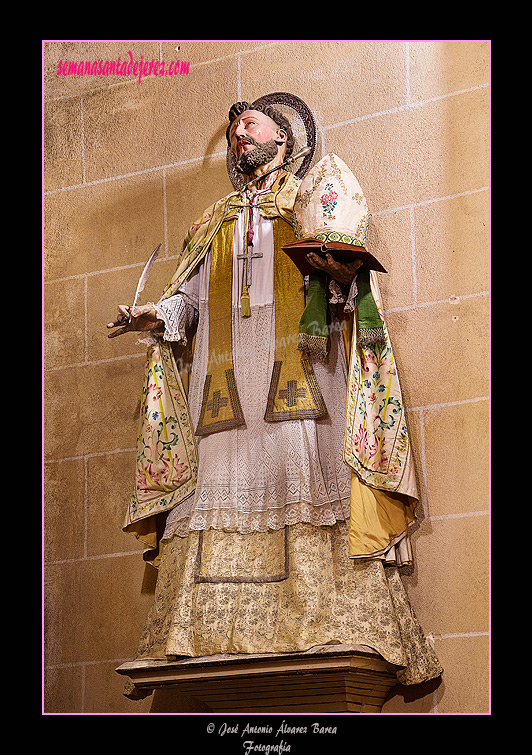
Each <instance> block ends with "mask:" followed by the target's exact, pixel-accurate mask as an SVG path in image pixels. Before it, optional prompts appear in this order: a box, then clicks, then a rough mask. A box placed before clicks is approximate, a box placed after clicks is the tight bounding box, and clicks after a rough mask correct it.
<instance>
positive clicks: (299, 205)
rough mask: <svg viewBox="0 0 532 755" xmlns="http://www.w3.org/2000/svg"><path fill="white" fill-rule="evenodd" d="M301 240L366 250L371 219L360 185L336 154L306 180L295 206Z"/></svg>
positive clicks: (331, 155) (326, 158)
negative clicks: (359, 247) (336, 242)
mask: <svg viewBox="0 0 532 755" xmlns="http://www.w3.org/2000/svg"><path fill="white" fill-rule="evenodd" d="M294 214H295V221H296V227H297V233H298V236H299V238H300V239H310V238H312V239H317V240H319V241H324V242H330V241H339V242H341V243H343V244H354V245H355V246H364V245H365V243H366V235H367V231H368V226H369V220H370V217H371V215H370V214H369V212H368V206H367V203H366V198H365V196H364V193H363V191H362V189H361V188H360V184H359V183H358V181H357V179H356V178H355V176H354V175H353V173H352V171H351V170H350V169H349V168H348V167H347V165H346V164H345V163H344V161H343V160H341V159H340V158H339V157H338V155H335V154H334V153H333V152H330V153H329V154H327V155H325V157H324V158H323V159H322V160H320V161H319V163H317V164H316V165H315V166H314V167H313V168H312V170H311V171H309V173H307V175H306V176H305V177H304V179H303V180H302V182H301V185H300V187H299V191H298V194H297V197H296V200H295V203H294Z"/></svg>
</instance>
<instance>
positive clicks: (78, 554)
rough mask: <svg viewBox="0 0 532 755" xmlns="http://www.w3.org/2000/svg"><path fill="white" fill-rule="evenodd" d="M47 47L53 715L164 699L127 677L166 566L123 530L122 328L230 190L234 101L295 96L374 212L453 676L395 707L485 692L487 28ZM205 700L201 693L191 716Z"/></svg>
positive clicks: (134, 400) (431, 585) (408, 693)
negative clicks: (158, 572) (416, 34)
mask: <svg viewBox="0 0 532 755" xmlns="http://www.w3.org/2000/svg"><path fill="white" fill-rule="evenodd" d="M176 44H177V43H169V42H162V43H159V42H134V43H127V42H117V43H104V42H97V43H79V42H78V43H68V42H52V43H45V44H44V99H45V102H44V167H45V177H44V188H45V196H44V226H45V256H44V279H45V286H44V295H45V320H44V331H45V376H44V377H45V471H44V477H45V541H44V543H45V552H44V556H45V597H46V604H45V606H46V613H45V665H46V695H45V711H47V712H54V713H59V712H86V713H93V712H97V713H113V712H146V711H149V709H150V705H151V701H150V700H149V699H148V700H146V701H144V702H140V703H133V702H130V701H128V700H127V699H126V698H124V697H123V696H122V687H123V682H122V679H121V678H120V677H118V675H117V674H116V673H115V672H114V669H115V668H116V666H118V665H119V664H120V663H121V662H123V661H126V660H130V659H131V658H132V657H133V656H134V654H135V650H136V646H137V642H138V639H139V636H140V632H141V629H142V626H143V623H144V620H145V616H146V613H147V611H148V608H149V605H150V603H151V600H152V595H153V588H154V575H153V573H152V571H150V569H151V567H145V566H144V563H143V561H142V559H141V557H140V551H139V548H138V545H137V543H136V541H135V540H134V538H132V537H131V536H126V535H124V534H123V533H122V532H121V526H122V521H123V517H124V513H125V510H126V506H127V500H128V494H129V491H130V489H131V484H132V474H133V464H134V446H135V439H136V431H137V422H138V414H139V395H140V384H141V379H142V366H143V348H142V347H140V346H139V345H137V344H136V338H135V336H133V335H128V336H124V337H123V338H120V339H115V340H108V339H107V332H106V328H105V325H106V323H107V322H108V321H109V319H110V318H111V317H112V316H113V314H114V312H115V308H116V304H117V303H119V302H128V301H130V299H131V298H132V293H133V292H134V290H135V285H136V280H137V278H138V275H139V272H140V269H141V268H142V264H143V262H144V260H145V259H146V257H147V255H148V254H149V253H150V252H151V251H152V249H154V247H155V246H156V244H157V243H158V242H159V241H162V242H163V250H162V253H161V257H160V259H159V261H158V262H157V263H156V265H155V268H154V272H153V273H152V276H151V278H150V280H149V283H148V286H147V288H146V290H145V292H144V294H143V300H144V301H147V300H149V299H155V298H157V297H158V296H159V293H160V292H161V290H162V287H163V285H164V284H165V283H166V281H167V279H168V278H169V277H170V276H171V274H172V272H173V270H174V268H175V260H176V256H177V254H178V251H179V247H180V243H181V239H182V237H183V235H184V232H185V231H186V228H187V227H188V225H189V224H190V223H191V222H192V221H193V220H194V219H195V218H196V217H197V215H198V214H199V212H200V211H201V210H202V209H204V207H206V206H207V205H208V204H210V203H211V202H212V201H214V200H215V199H218V198H219V197H221V196H223V195H224V194H226V193H227V192H228V191H230V190H231V189H232V187H231V184H230V183H229V180H228V178H227V174H226V170H225V143H224V131H225V118H226V114H227V110H228V108H229V106H230V105H231V104H232V103H233V102H234V101H236V100H238V99H249V100H251V99H253V98H256V97H257V96H259V95H262V94H266V93H268V92H275V91H288V92H291V93H293V94H295V95H298V96H300V97H301V98H302V99H304V100H305V101H306V102H307V103H308V105H309V106H310V107H311V108H312V109H313V111H314V113H315V116H316V120H317V123H318V127H319V150H318V157H321V156H322V155H323V154H325V153H326V152H330V151H334V152H336V153H337V154H338V155H339V156H340V157H341V158H342V159H343V160H344V161H345V162H346V163H347V164H348V165H349V166H350V167H351V168H352V170H353V171H354V173H355V175H356V176H357V178H358V179H359V181H360V183H361V185H362V187H363V189H364V191H365V193H366V196H367V199H368V203H369V206H370V208H371V211H372V213H373V221H372V227H371V232H370V237H369V243H368V246H369V248H370V249H372V251H374V252H375V253H376V255H377V256H378V257H379V258H380V259H381V260H382V261H383V263H384V265H385V267H386V268H387V269H388V271H389V274H388V275H387V276H386V275H382V276H381V289H382V293H383V296H384V300H385V305H386V314H387V322H388V325H389V329H390V332H391V336H392V341H393V343H394V347H395V352H396V357H397V362H398V365H399V369H400V376H401V383H402V387H403V393H404V398H405V401H406V402H407V405H408V407H409V414H408V419H409V424H410V428H411V432H412V435H413V439H414V445H415V453H416V459H417V470H418V478H419V486H420V491H421V494H422V501H421V505H420V515H421V516H420V522H419V524H418V525H417V527H416V529H415V531H414V534H413V546H414V553H415V559H416V561H415V568H414V569H413V570H411V572H409V573H406V574H405V576H404V581H405V584H406V587H407V590H408V593H409V595H410V598H411V601H412V604H413V606H414V609H415V611H416V613H417V616H418V618H419V619H420V621H421V624H422V626H423V628H424V631H425V633H426V634H427V635H429V636H430V637H431V638H432V641H433V642H434V646H435V648H436V651H437V654H438V656H439V658H440V659H441V661H442V663H443V665H444V667H445V674H444V677H443V681H442V683H441V684H440V685H439V686H438V687H436V688H435V689H434V688H433V687H432V686H427V687H423V688H422V689H410V690H404V689H400V690H399V691H398V692H397V694H394V695H393V696H392V698H391V699H390V700H389V701H388V702H387V703H386V704H385V708H384V710H385V712H390V713H393V712H412V713H418V712H427V713H432V712H439V713H483V712H486V711H487V710H488V705H489V703H488V390H489V388H488V335H489V334H488V287H489V282H488V242H489V228H488V221H489V217H488V201H489V200H488V183H489V175H488V124H489V113H488V104H489V89H488V83H489V43H488V42H475V41H470V42H437V41H436V42H417V41H413V42H393V41H392V42H363V41H361V42H327V43H319V42H297V41H296V42H234V41H233V42H182V43H181V44H180V50H179V52H178V53H177V52H176V51H175V49H174V48H175V46H176ZM128 50H131V52H132V55H133V59H134V60H140V57H141V55H142V57H143V60H151V59H155V60H159V59H162V60H165V61H167V62H168V61H170V60H175V59H180V60H183V61H187V62H190V69H189V72H188V74H186V73H183V74H182V75H178V76H172V77H155V76H153V75H152V76H149V77H147V78H144V79H142V81H141V83H140V84H139V83H138V81H137V80H136V79H135V78H133V77H131V78H127V77H124V76H114V77H103V76H99V77H98V76H77V75H70V76H63V75H58V73H57V71H58V65H59V61H60V60H63V61H64V60H69V61H81V60H91V61H93V60H99V59H102V60H103V61H106V60H113V59H115V60H116V58H117V57H118V56H120V57H121V58H122V59H125V60H129V56H128ZM187 705H190V701H188V702H187V701H183V710H193V709H194V708H193V707H192V708H190V707H187Z"/></svg>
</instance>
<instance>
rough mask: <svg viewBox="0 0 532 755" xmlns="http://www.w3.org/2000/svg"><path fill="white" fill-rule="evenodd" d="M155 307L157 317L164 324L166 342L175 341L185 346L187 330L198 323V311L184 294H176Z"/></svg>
mask: <svg viewBox="0 0 532 755" xmlns="http://www.w3.org/2000/svg"><path fill="white" fill-rule="evenodd" d="M154 306H155V310H156V312H157V317H158V318H159V319H160V320H162V321H163V323H164V334H163V338H164V340H165V341H175V342H177V343H181V344H183V346H185V345H186V343H187V336H186V331H187V328H189V327H191V325H194V324H195V323H196V322H197V316H198V311H197V309H196V308H195V307H193V306H192V304H190V303H189V302H188V301H187V297H186V295H184V294H175V296H170V297H169V298H168V299H165V300H164V301H162V302H159V304H155V305H154Z"/></svg>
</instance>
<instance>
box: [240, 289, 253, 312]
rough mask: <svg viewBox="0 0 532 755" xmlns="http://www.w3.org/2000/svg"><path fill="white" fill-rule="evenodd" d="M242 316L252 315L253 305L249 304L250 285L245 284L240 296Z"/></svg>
mask: <svg viewBox="0 0 532 755" xmlns="http://www.w3.org/2000/svg"><path fill="white" fill-rule="evenodd" d="M240 316H241V317H251V306H250V304H249V293H248V287H247V286H244V288H243V290H242V295H241V297H240Z"/></svg>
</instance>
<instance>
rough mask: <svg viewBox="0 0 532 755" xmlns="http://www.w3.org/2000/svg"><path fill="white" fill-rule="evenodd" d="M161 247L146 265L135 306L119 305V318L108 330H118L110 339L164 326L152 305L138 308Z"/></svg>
mask: <svg viewBox="0 0 532 755" xmlns="http://www.w3.org/2000/svg"><path fill="white" fill-rule="evenodd" d="M161 246H162V244H159V245H158V246H157V247H156V248H155V249H154V250H153V252H152V253H151V254H150V257H149V259H148V261H147V262H146V264H145V265H144V269H143V271H142V273H141V276H140V278H139V282H138V284H137V290H136V292H135V299H134V301H133V304H132V305H131V306H129V305H127V304H119V305H118V313H119V314H118V317H117V318H116V320H114V321H113V322H109V323H107V327H108V328H117V330H114V331H113V332H112V333H109V335H108V338H115V336H120V335H122V333H128V332H130V331H146V330H156V329H158V328H159V327H160V326H161V325H162V322H161V320H159V319H158V317H157V313H156V311H155V308H154V307H153V305H152V304H144V305H142V306H137V302H138V299H139V295H140V293H141V292H142V290H143V289H144V286H145V285H146V281H147V280H148V276H149V274H150V272H151V269H152V267H153V263H154V262H155V260H156V258H157V255H158V254H159V250H160V249H161Z"/></svg>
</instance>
